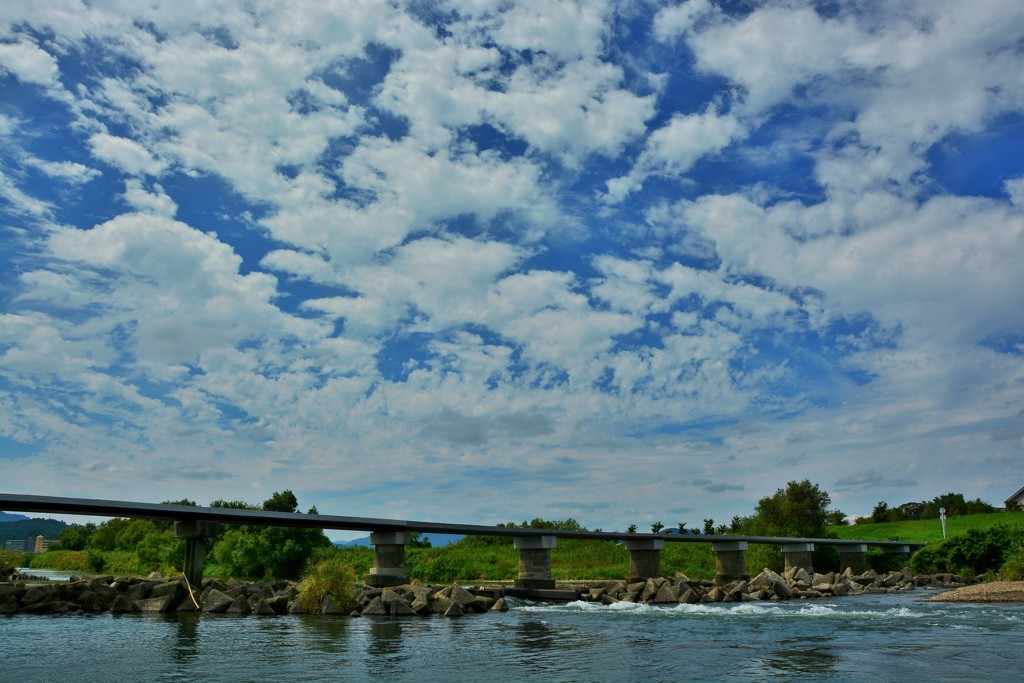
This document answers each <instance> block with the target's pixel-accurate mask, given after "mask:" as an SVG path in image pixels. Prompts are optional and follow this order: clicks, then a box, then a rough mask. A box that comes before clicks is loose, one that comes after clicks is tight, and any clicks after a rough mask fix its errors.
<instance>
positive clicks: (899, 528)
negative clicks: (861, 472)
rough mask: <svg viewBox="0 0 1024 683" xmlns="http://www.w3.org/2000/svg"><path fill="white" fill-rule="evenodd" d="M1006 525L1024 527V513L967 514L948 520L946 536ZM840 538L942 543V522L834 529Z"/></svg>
mask: <svg viewBox="0 0 1024 683" xmlns="http://www.w3.org/2000/svg"><path fill="white" fill-rule="evenodd" d="M999 524H1004V525H1006V526H1012V527H1024V512H995V513H991V514H987V515H964V516H962V517H947V518H946V536H947V538H948V537H950V536H956V535H959V534H963V533H965V532H966V531H968V530H969V529H991V528H992V527H994V526H996V525H999ZM829 531H834V532H835V534H836V535H837V536H838V537H839V538H863V539H865V540H869V541H885V540H888V539H890V538H896V539H899V540H901V541H909V542H911V543H933V542H936V541H941V540H942V523H941V522H940V521H939V520H937V519H921V520H914V521H907V522H887V523H884V524H853V525H850V526H832V527H829Z"/></svg>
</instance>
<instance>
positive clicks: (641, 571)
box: [623, 538, 665, 582]
mask: <svg viewBox="0 0 1024 683" xmlns="http://www.w3.org/2000/svg"><path fill="white" fill-rule="evenodd" d="M623 543H624V545H625V546H626V550H628V551H629V580H630V581H632V582H635V581H636V580H641V581H646V580H647V579H650V578H654V577H657V576H661V551H662V550H664V549H665V541H664V540H662V539H660V538H638V539H636V540H626V541H624V542H623Z"/></svg>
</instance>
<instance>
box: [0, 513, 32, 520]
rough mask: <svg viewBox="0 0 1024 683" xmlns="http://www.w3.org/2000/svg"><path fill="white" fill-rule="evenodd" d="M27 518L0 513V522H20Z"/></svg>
mask: <svg viewBox="0 0 1024 683" xmlns="http://www.w3.org/2000/svg"><path fill="white" fill-rule="evenodd" d="M26 519H28V517H26V516H25V515H15V514H13V513H10V512H0V522H20V521H22V520H26Z"/></svg>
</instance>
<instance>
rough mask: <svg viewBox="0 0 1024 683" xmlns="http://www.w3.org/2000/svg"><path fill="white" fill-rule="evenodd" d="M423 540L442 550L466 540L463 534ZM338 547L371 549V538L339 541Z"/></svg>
mask: <svg viewBox="0 0 1024 683" xmlns="http://www.w3.org/2000/svg"><path fill="white" fill-rule="evenodd" d="M421 538H425V539H427V540H428V541H430V545H431V547H434V548H440V547H442V546H446V545H448V544H449V543H455V542H456V541H461V540H462V539H463V538H465V536H464V535H462V534H423V536H422V537H421ZM334 545H336V546H338V547H339V548H356V547H364V548H368V547H370V545H371V543H370V537H369V536H364V537H363V538H354V539H352V540H351V541H337V542H335V544H334Z"/></svg>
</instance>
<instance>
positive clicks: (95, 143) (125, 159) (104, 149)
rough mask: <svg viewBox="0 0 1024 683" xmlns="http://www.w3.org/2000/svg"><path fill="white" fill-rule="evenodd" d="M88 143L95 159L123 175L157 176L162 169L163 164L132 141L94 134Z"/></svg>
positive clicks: (105, 134)
mask: <svg viewBox="0 0 1024 683" xmlns="http://www.w3.org/2000/svg"><path fill="white" fill-rule="evenodd" d="M89 143H90V145H91V146H92V153H93V155H94V156H95V157H96V158H97V159H100V160H101V161H105V162H107V163H108V164H111V165H113V166H116V167H117V168H119V169H120V170H122V171H124V172H125V173H131V174H143V173H145V174H149V175H157V174H159V173H160V171H161V170H162V168H163V164H161V163H160V162H159V161H157V160H156V159H154V158H153V155H152V154H150V153H149V152H148V151H147V150H146V148H145V147H143V146H142V145H140V144H139V143H137V142H135V141H134V140H129V139H128V138H122V137H117V136H116V135H109V134H107V133H96V134H95V135H93V136H92V137H91V138H90V139H89Z"/></svg>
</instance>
